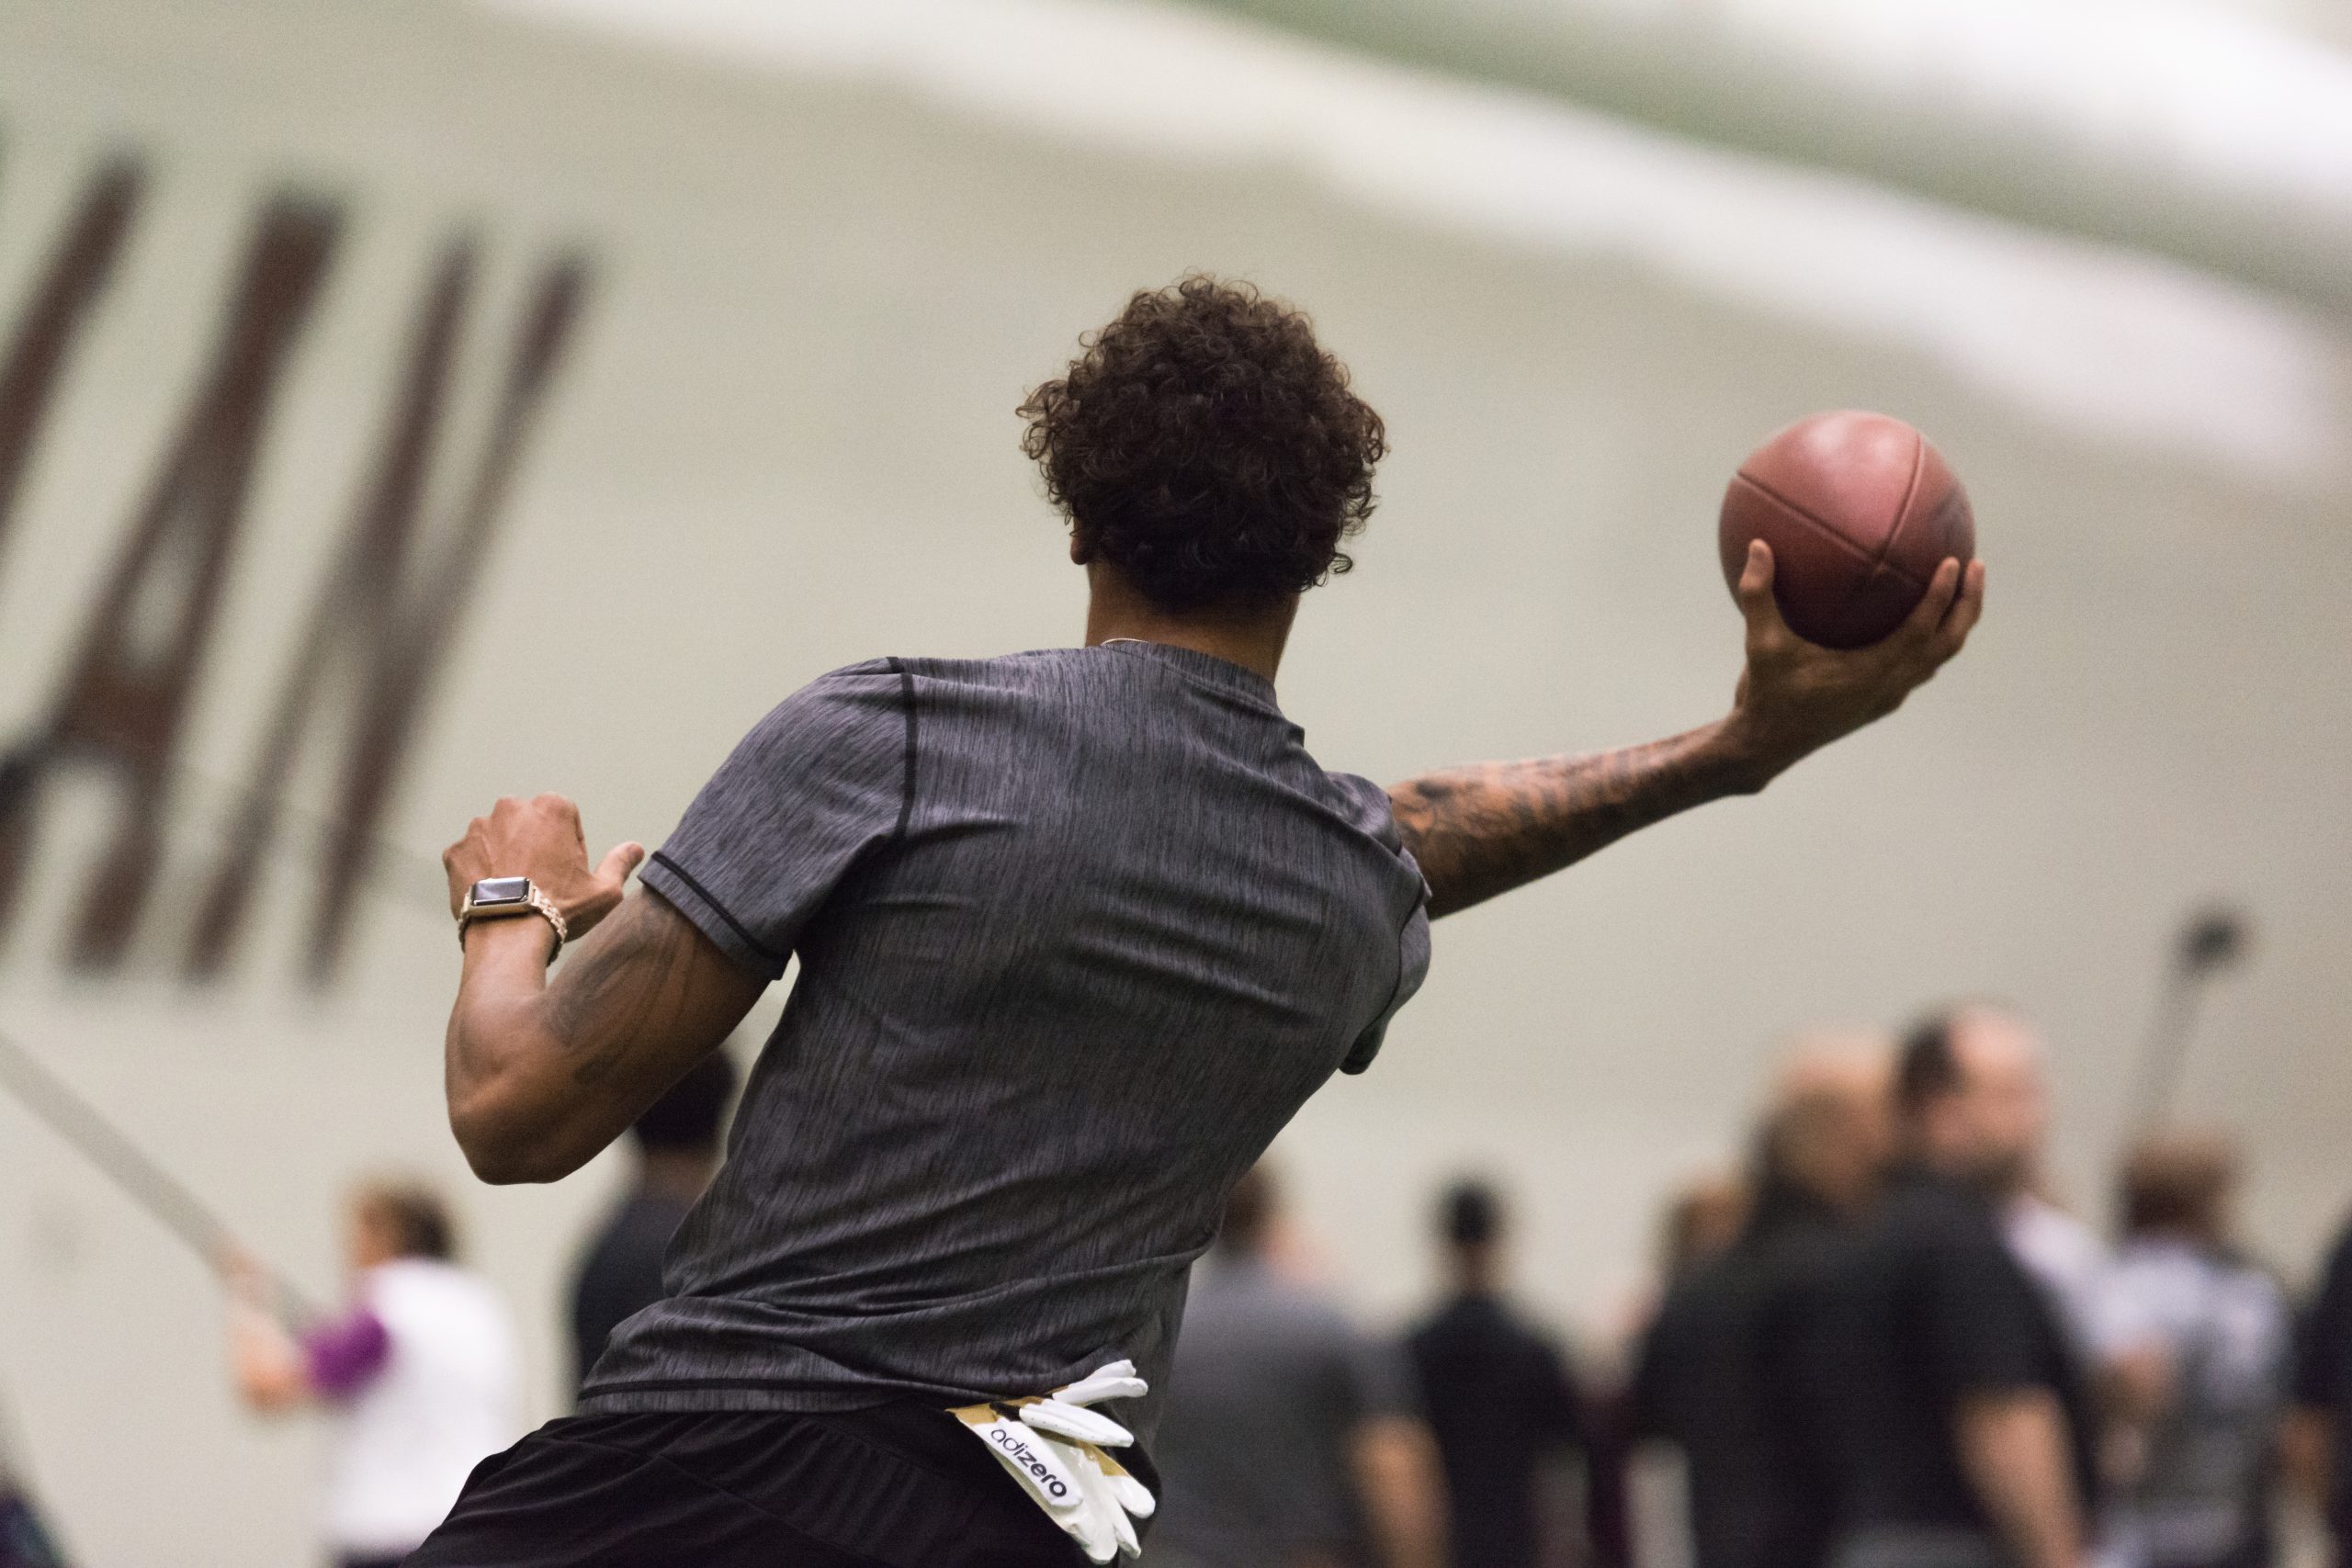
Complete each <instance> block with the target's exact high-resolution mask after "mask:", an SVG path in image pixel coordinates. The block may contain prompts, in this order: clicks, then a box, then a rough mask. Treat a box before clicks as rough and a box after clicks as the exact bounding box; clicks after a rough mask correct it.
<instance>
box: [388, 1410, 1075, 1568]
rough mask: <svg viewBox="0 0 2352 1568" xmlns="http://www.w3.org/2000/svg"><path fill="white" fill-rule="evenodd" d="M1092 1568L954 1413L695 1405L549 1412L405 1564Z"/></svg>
mask: <svg viewBox="0 0 2352 1568" xmlns="http://www.w3.org/2000/svg"><path fill="white" fill-rule="evenodd" d="M684 1564H694V1565H695V1568H735V1565H738V1564H741V1565H742V1568H752V1565H754V1564H756V1565H757V1568H1085V1564H1086V1557H1085V1554H1084V1553H1083V1552H1081V1551H1079V1549H1078V1546H1077V1543H1076V1542H1074V1541H1072V1540H1070V1538H1069V1536H1067V1535H1064V1534H1063V1533H1062V1531H1061V1529H1059V1527H1057V1526H1056V1525H1055V1524H1054V1522H1053V1521H1052V1520H1051V1519H1048V1518H1047V1517H1046V1514H1045V1511H1044V1510H1043V1509H1041V1508H1039V1507H1038V1506H1036V1505H1035V1503H1033V1502H1031V1501H1030V1500H1029V1495H1028V1494H1027V1493H1025V1492H1023V1490H1022V1489H1021V1487H1020V1484H1019V1483H1016V1482H1015V1481H1014V1480H1013V1479H1012V1477H1011V1476H1009V1475H1007V1474H1006V1473H1005V1472H1003V1470H1002V1469H1001V1468H1000V1467H999V1466H998V1464H997V1461H996V1460H995V1459H994V1458H993V1457H992V1456H991V1455H990V1454H989V1451H988V1450H986V1449H984V1448H982V1447H981V1446H980V1445H979V1444H978V1443H977V1442H975V1441H974V1440H973V1439H972V1436H971V1434H970V1433H969V1432H967V1431H966V1430H965V1429H964V1428H963V1427H961V1426H960V1425H959V1424H958V1423H957V1422H956V1419H955V1418H954V1417H953V1416H949V1415H948V1414H947V1413H946V1412H944V1411H943V1410H934V1409H933V1408H931V1407H930V1406H928V1405H923V1404H883V1405H876V1406H875V1407H873V1408H871V1409H867V1410H854V1411H848V1412H844V1413H842V1414H838V1415H821V1416H818V1415H792V1414H786V1413H780V1412H773V1411H701V1412H695V1413H693V1414H687V1415H672V1416H571V1417H568V1418H566V1419H563V1420H559V1421H550V1422H548V1424H547V1425H546V1426H544V1427H540V1428H539V1429H538V1430H537V1431H536V1432H534V1433H532V1434H531V1435H530V1436H529V1437H527V1438H524V1439H523V1440H522V1441H521V1442H519V1443H517V1444H515V1446H514V1447H513V1448H511V1449H509V1450H506V1451H505V1452H504V1453H503V1454H495V1455H492V1457H491V1458H489V1459H486V1460H484V1461H482V1462H481V1464H480V1465H478V1466H476V1467H475V1470H474V1472H473V1474H472V1476H471V1477H470V1478H469V1479H468V1480H467V1482H466V1489H465V1493H464V1495H462V1496H460V1497H459V1498H458V1504H457V1506H456V1507H455V1508H453V1509H451V1510H450V1513H449V1517H448V1519H447V1521H446V1522H445V1523H443V1525H442V1526H441V1528H440V1529H437V1530H435V1531H434V1532H433V1537H432V1539H431V1540H427V1541H426V1542H425V1543H424V1545H423V1546H421V1547H419V1548H417V1550H416V1551H415V1553H414V1554H413V1555H412V1556H411V1557H410V1558H409V1560H408V1564H407V1568H681V1565H684Z"/></svg>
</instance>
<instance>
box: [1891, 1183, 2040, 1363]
mask: <svg viewBox="0 0 2352 1568" xmlns="http://www.w3.org/2000/svg"><path fill="white" fill-rule="evenodd" d="M1922 1240H1923V1241H1925V1242H1926V1243H1927V1245H1926V1246H1925V1247H1923V1249H1922V1250H1921V1253H1920V1255H1919V1257H1918V1259H1917V1262H1918V1264H1919V1267H1920V1269H1921V1276H1920V1284H1921V1291H1922V1297H1923V1299H1922V1300H1921V1302H1920V1303H1919V1305H1920V1308H1921V1322H1922V1323H1923V1324H1924V1325H1925V1327H1926V1331H1927V1338H1928V1352H1929V1354H1930V1355H1931V1356H1932V1357H1933V1359H1934V1364H1935V1365H1936V1367H1937V1368H1938V1370H1939V1371H1940V1372H1941V1374H1942V1377H1943V1380H1944V1382H1945V1385H1946V1386H1947V1387H1948V1388H1950V1389H1951V1390H1952V1391H1953V1392H1955V1393H2006V1392H2011V1391H2015V1390H2018V1389H2025V1388H2031V1387H2037V1386H2041V1385H2045V1384H2047V1383H2048V1382H2049V1381H2050V1374H2049V1370H2048V1366H2047V1362H2046V1360H2045V1357H2044V1351H2045V1350H2046V1348H2047V1346H2048V1344H2049V1336H2050V1328H2049V1325H2048V1309H2047V1308H2045V1307H2044V1306H2043V1305H2042V1304H2041V1302H2040V1301H2039V1300H2038V1299H2036V1297H2035V1295H2034V1286H2033V1283H2032V1281H2031V1280H2028V1279H2027V1278H2026V1275H2025V1269H2024V1268H2023V1267H2022V1266H2021V1265H2019V1264H2018V1261H2017V1259H2016V1258H2013V1257H2012V1256H2010V1254H2009V1251H2008V1248H2007V1247H2005V1246H2003V1245H2002V1242H2001V1237H2000V1234H1999V1232H1997V1231H1996V1230H1995V1229H1994V1228H1993V1226H1992V1225H1991V1224H1982V1225H1979V1224H1969V1223H1966V1222H1965V1221H1962V1220H1961V1219H1959V1218H1958V1217H1955V1218H1954V1219H1953V1221H1952V1223H1950V1224H1945V1225H1941V1226H1939V1227H1937V1229H1936V1232H1935V1234H1933V1235H1928V1236H1926V1237H1923V1238H1922Z"/></svg>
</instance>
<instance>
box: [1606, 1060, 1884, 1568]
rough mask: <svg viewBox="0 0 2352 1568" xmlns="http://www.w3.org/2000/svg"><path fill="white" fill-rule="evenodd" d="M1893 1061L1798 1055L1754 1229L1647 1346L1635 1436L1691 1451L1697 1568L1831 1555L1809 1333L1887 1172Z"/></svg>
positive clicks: (1777, 1114) (1755, 1207)
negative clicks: (1809, 1384) (1807, 1381)
mask: <svg viewBox="0 0 2352 1568" xmlns="http://www.w3.org/2000/svg"><path fill="white" fill-rule="evenodd" d="M1890 1066H1891V1064H1890V1063H1889V1060H1888V1053H1887V1051H1886V1049H1885V1047H1884V1046H1883V1045H1882V1044H1879V1043H1875V1042H1873V1043H1860V1042H1856V1043H1845V1044H1837V1045H1832V1044H1829V1043H1820V1044H1816V1045H1815V1046H1813V1047H1812V1048H1810V1049H1807V1050H1806V1051H1804V1053H1802V1054H1801V1055H1799V1056H1798V1057H1797V1058H1796V1060H1795V1061H1794V1062H1793V1063H1792V1065H1791V1066H1790V1068H1789V1070H1788V1072H1787V1074H1786V1075H1784V1077H1783V1080H1782V1082H1781V1087H1780V1089H1779V1091H1778V1093H1777V1094H1776V1096H1775V1100H1774V1104H1773V1106H1772V1109H1771V1111H1770V1113H1769V1114H1768V1116H1767V1118H1766V1120H1765V1122H1764V1125H1763V1128H1762V1129H1761V1132H1760V1134H1759V1136H1758V1140H1757V1150H1756V1168H1755V1172H1754V1177H1753V1182H1752V1187H1753V1196H1752V1198H1751V1201H1750V1208H1749V1213H1748V1216H1747V1224H1746V1226H1745V1227H1744V1229H1743V1230H1742V1232H1741V1234H1740V1235H1739V1236H1738V1238H1737V1239H1736V1241H1734V1242H1733V1243H1732V1245H1731V1246H1730V1247H1728V1248H1727V1249H1725V1250H1724V1252H1723V1253H1722V1254H1721V1255H1720V1256H1718V1257H1717V1258H1714V1259H1713V1260H1712V1261H1710V1262H1708V1263H1706V1264H1704V1265H1702V1266H1701V1267H1700V1268H1699V1269H1696V1270H1694V1271H1693V1272H1692V1273H1691V1274H1690V1275H1689V1276H1688V1277H1687V1278H1685V1279H1684V1280H1681V1281H1680V1282H1679V1283H1678V1284H1677V1285H1676V1286H1675V1287H1674V1289H1673V1290H1672V1291H1671V1292H1668V1296H1667V1299H1666V1303H1665V1305H1664V1306H1663V1307H1661V1308H1660V1309H1659V1312H1658V1317H1657V1323H1656V1324H1655V1325H1653V1326H1652V1328H1651V1330H1650V1333H1649V1336H1648V1337H1647V1339H1646V1340H1645V1342H1644V1345H1643V1348H1642V1355H1641V1360H1640V1365H1639V1368H1638V1370H1637V1371H1636V1372H1635V1375H1634V1423H1635V1431H1636V1433H1637V1435H1639V1436H1641V1437H1645V1438H1663V1439H1665V1440H1667V1441H1668V1442H1670V1443H1672V1444H1674V1445H1675V1446H1676V1447H1677V1448H1679V1449H1680V1450H1681V1451H1682V1455H1683V1459H1684V1463H1685V1467H1686V1472H1687V1476H1688V1491H1689V1499H1690V1509H1691V1556H1692V1560H1693V1562H1695V1564H1696V1565H1697V1568H1813V1565H1815V1564H1817V1563H1819V1562H1821V1561H1822V1560H1823V1558H1824V1556H1825V1555H1826V1551H1827V1549H1828V1544H1829V1539H1830V1533H1831V1525H1832V1520H1833V1508H1834V1498H1833V1494H1832V1490H1831V1486H1830V1480H1829V1476H1828V1475H1827V1473H1826V1470H1825V1469H1824V1465H1823V1461H1822V1451H1821V1444H1820V1438H1819V1434H1818V1433H1816V1432H1815V1430H1814V1429H1813V1427H1812V1425H1811V1423H1810V1420H1809V1415H1810V1412H1811V1409H1812V1405H1811V1403H1810V1402H1809V1400H1808V1399H1807V1397H1806V1394H1805V1389H1804V1371H1805V1364H1804V1346H1805V1343H1806V1329H1805V1325H1806V1323H1807V1322H1808V1320H1809V1318H1810V1317H1811V1315H1812V1314H1817V1313H1818V1311H1819V1310H1820V1308H1819V1298H1820V1293H1821V1291H1822V1288H1823V1283H1824V1280H1825V1278H1826V1273H1827V1270H1828V1269H1829V1267H1830V1265H1831V1263H1832V1261H1833V1260H1834V1257H1835V1252H1836V1247H1837V1245H1838V1241H1839V1239H1840V1237H1841V1236H1843V1235H1845V1234H1847V1232H1848V1231H1849V1228H1850V1226H1851V1225H1852V1224H1853V1223H1854V1221H1855V1219H1856V1217H1857V1216H1858V1215H1859V1214H1860V1213H1861V1211H1862V1210H1863V1209H1864V1208H1865V1206H1866V1205H1867V1204H1868V1203H1869V1201H1870V1200H1871V1196H1872V1195H1873V1193H1874V1192H1875V1190H1876V1188H1877V1185H1878V1182H1879V1180H1880V1179H1881V1177H1882V1175H1883V1171H1884V1168H1885V1165H1886V1161H1887V1157H1888V1155H1889V1152H1890V1144H1891V1140H1892V1132H1891V1127H1890V1122H1889V1114H1888V1112H1889V1081H1888V1080H1889V1070H1890Z"/></svg>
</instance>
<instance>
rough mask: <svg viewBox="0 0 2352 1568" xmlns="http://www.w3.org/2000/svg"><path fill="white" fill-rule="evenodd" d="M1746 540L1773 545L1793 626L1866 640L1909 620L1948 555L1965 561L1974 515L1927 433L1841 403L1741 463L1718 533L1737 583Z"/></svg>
mask: <svg viewBox="0 0 2352 1568" xmlns="http://www.w3.org/2000/svg"><path fill="white" fill-rule="evenodd" d="M1751 539H1761V540H1763V541H1764V542H1765V543H1766V544H1768V545H1770V546H1771V547H1772V566H1773V581H1772V596H1773V597H1774V598H1775V599H1777V600H1778V601H1779V602H1780V605H1781V616H1782V617H1783V618H1784V619H1786V620H1787V622H1788V623H1789V629H1790V630H1792V631H1793V632H1795V633H1796V634H1797V635H1798V636H1799V637H1804V638H1805V639H1806V640H1807V641H1809V642H1817V643H1819V644H1821V645H1822V646H1823V647H1825V648H1866V647H1868V646H1869V645H1870V644H1871V643H1874V642H1877V641H1879V640H1880V639H1881V638H1883V637H1885V636H1886V635H1887V634H1888V633H1890V632H1892V631H1894V628H1895V627H1897V626H1901V625H1902V624H1903V618H1904V617H1905V615H1909V614H1910V613H1911V611H1912V608H1913V607H1914V606H1915V605H1917V604H1918V603H1919V599H1920V596H1921V595H1922V594H1924V593H1926V592H1927V591H1928V581H1930V580H1931V579H1932V578H1934V576H1935V575H1936V568H1937V567H1938V566H1939V565H1941V564H1942V563H1943V561H1944V559H1945V558H1947V557H1951V556H1957V557H1959V558H1960V561H1961V564H1962V566H1965V565H1967V563H1968V561H1969V560H1970V558H1972V557H1973V556H1974V555H1975V553H1976V519H1975V515H1974V513H1972V512H1970V511H1969V508H1968V492H1967V491H1964V490H1962V488H1961V484H1960V480H1959V479H1955V478H1954V477H1953V476H1952V471H1951V468H1948V467H1947V466H1946V465H1945V463H1944V460H1943V457H1942V455H1941V454H1939V452H1937V450H1936V449H1935V447H1934V446H1930V445H1929V444H1928V438H1927V437H1926V436H1924V435H1922V434H1919V433H1918V432H1917V430H1915V429H1913V428H1912V427H1911V426H1909V425H1907V424H1905V423H1903V422H1902V421H1901V420H1899V419H1890V418H1888V417H1887V416H1886V415H1884V414H1881V413H1861V412H1855V411H1852V410H1846V411H1842V412H1837V413H1817V414H1815V415H1814V416H1813V417H1812V418H1810V419H1804V420H1800V421H1798V422H1797V423H1794V424H1792V425H1791V426H1789V427H1788V428H1787V429H1786V430H1783V431H1781V433H1780V434H1777V435H1775V436H1773V437H1772V438H1771V439H1770V441H1767V442H1765V443H1764V445H1763V446H1758V448H1757V449H1756V450H1755V451H1753V452H1751V453H1749V454H1748V455H1747V461H1746V462H1744V463H1742V464H1741V465H1740V466H1739V472H1738V473H1737V474H1736V476H1734V477H1733V479H1732V481H1731V488H1730V489H1729V490H1727V491H1724V510H1723V519H1722V522H1721V525H1719V527H1718V529H1717V534H1716V542H1717V544H1718V546H1719V547H1720V548H1721V549H1722V552H1723V566H1724V581H1726V582H1729V583H1730V584H1732V586H1733V588H1734V590H1735V591H1736V589H1737V587H1738V584H1739V576H1740V573H1741V571H1742V570H1745V569H1746V567H1747V544H1748V541H1749V540H1751Z"/></svg>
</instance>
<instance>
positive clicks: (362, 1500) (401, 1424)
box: [228, 1182, 519, 1568]
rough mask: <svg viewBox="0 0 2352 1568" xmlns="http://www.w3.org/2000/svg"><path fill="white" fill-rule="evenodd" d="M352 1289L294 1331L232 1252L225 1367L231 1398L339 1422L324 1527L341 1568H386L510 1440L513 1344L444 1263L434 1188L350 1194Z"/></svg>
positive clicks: (261, 1282) (269, 1286)
mask: <svg viewBox="0 0 2352 1568" xmlns="http://www.w3.org/2000/svg"><path fill="white" fill-rule="evenodd" d="M346 1247H347V1258H348V1262H349V1265H350V1269H351V1277H352V1288H351V1296H350V1301H349V1303H347V1304H346V1305H345V1307H344V1308H343V1310H342V1311H341V1312H339V1313H337V1314H334V1316H331V1317H328V1318H325V1319H323V1320H321V1321H317V1322H313V1323H309V1324H304V1325H300V1327H296V1328H289V1327H288V1326H287V1325H284V1324H283V1323H282V1322H281V1321H280V1320H279V1318H278V1316H277V1314H276V1312H275V1310H274V1303H277V1301H278V1300H279V1299H280V1296H281V1292H279V1291H278V1289H277V1284H276V1282H275V1281H274V1280H271V1279H270V1278H269V1276H268V1275H267V1274H266V1273H265V1272H264V1271H263V1270H262V1269H260V1268H259V1267H258V1266H256V1265H254V1264H253V1263H252V1262H251V1261H250V1260H246V1259H242V1258H241V1259H234V1260H232V1264H231V1266H230V1268H229V1269H228V1274H229V1280H230V1287H231V1309H230V1318H229V1334H230V1359H231V1367H232V1375H233V1378H234V1381H235V1384H236V1389H237V1393H238V1394H239V1396H240V1397H241V1398H243V1401H244V1403H245V1404H247V1405H248V1406H249V1407H251V1408H252V1409H254V1410H255V1411H257V1412H260V1413H262V1414H265V1415H279V1414H284V1413H288V1412H292V1411H297V1410H303V1409H311V1408H317V1409H322V1410H324V1411H325V1412H327V1413H328V1414H329V1416H330V1417H331V1419H332V1420H333V1421H334V1424H335V1427H336V1433H335V1445H334V1450H335V1451H334V1462H333V1465H332V1469H331V1473H330V1479H329V1482H328V1487H327V1499H326V1507H325V1517H324V1518H323V1520H322V1525H323V1530H324V1534H325V1537H326V1545H327V1549H328V1552H329V1554H330V1557H331V1558H332V1560H333V1561H334V1562H335V1563H336V1564H337V1568H384V1565H388V1564H391V1563H396V1562H400V1560H401V1558H403V1557H405V1556H406V1555H407V1554H408V1553H409V1552H410V1551H413V1550H414V1549H415V1547H416V1546H417V1544H418V1543H419V1542H420V1541H422V1540H424V1538H425V1536H426V1535H428V1534H429V1533H431V1531H432V1529H433V1527H434V1526H435V1525H437V1524H439V1523H440V1522H441V1519H442V1517H443V1516H444V1515H445V1514H447V1512H448V1510H449V1505H450V1504H451V1503H452V1502H454V1501H455V1500H456V1499H457V1495H458V1489H459V1488H460V1487H461V1486H463V1484H464V1483H465V1479H466V1476H467V1474H468V1473H469V1472H470V1471H471V1470H472V1469H473V1467H474V1466H475V1465H476V1464H477V1463H479V1462H480V1461H481V1460H483V1459H484V1458H486V1457H488V1456H489V1455H490V1454H492V1453H494V1452H496V1451H497V1450H499V1449H501V1448H503V1447H504V1446H505V1445H506V1444H507V1443H508V1442H510V1441H512V1440H513V1439H514V1438H515V1435H516V1433H517V1431H518V1429H519V1428H518V1422H517V1420H516V1411H515V1403H516V1402H515V1393H516V1382H517V1378H516V1372H515V1345H514V1335H513V1332H512V1329H511V1328H510V1326H509V1325H508V1321H507V1316H506V1311H505V1308H504V1307H503V1305H502V1304H501V1303H500V1302H499V1301H498V1299H497V1297H496V1295H495V1294H494V1293H493V1292H492V1291H491V1290H490V1288H489V1286H487V1285H486V1284H484V1283H483V1282H482V1281H481V1280H479V1279H478V1278H476V1277H475V1276H474V1275H472V1274H471V1273H469V1272H468V1271H467V1270H465V1269H460V1268H459V1267H458V1265H457V1263H456V1262H455V1253H456V1245H455V1236H454V1228H453V1226H452V1225H451V1224H450V1220H449V1214H448V1211H447V1209H446V1208H445V1207H444V1206H443V1205H442V1202H441V1200H440V1199H439V1198H438V1197H437V1196H435V1194H434V1193H432V1192H431V1191H429V1190H425V1189H424V1188H422V1187H418V1186H415V1185H413V1184H409V1183H399V1182H379V1183H370V1184H368V1185H366V1186H363V1187H362V1188H360V1189H359V1190H358V1191H357V1192H356V1194H355V1195H354V1198H353V1200H352V1203H351V1207H350V1211H349V1226H348V1230H347V1232H346Z"/></svg>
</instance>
